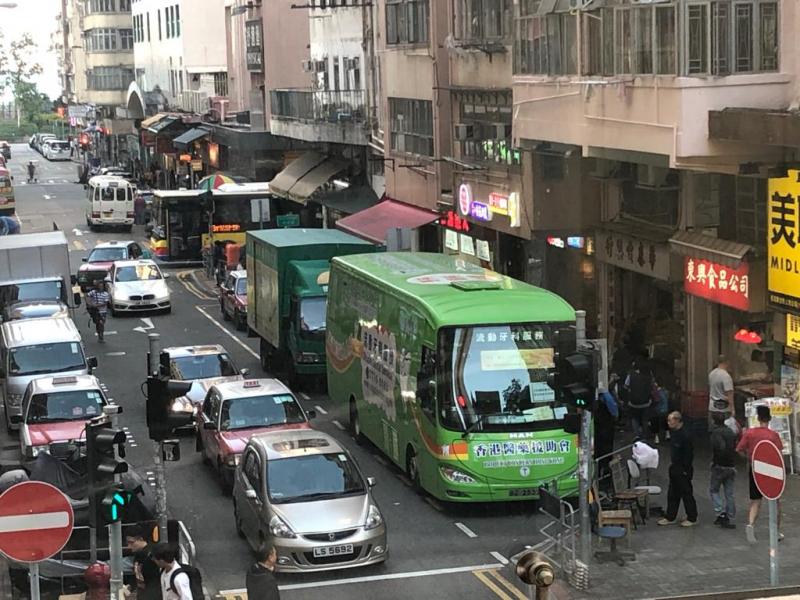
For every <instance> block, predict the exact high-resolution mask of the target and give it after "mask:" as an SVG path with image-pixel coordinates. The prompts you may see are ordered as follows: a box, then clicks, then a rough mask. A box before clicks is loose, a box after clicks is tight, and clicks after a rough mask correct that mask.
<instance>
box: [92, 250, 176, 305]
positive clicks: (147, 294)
mask: <svg viewBox="0 0 800 600" xmlns="http://www.w3.org/2000/svg"><path fill="white" fill-rule="evenodd" d="M166 277H169V275H164V274H162V273H161V269H159V268H158V265H157V264H156V263H154V262H153V261H152V260H147V259H145V260H120V261H117V262H115V263H114V265H113V266H112V267H111V271H110V273H109V276H108V278H107V279H106V281H107V282H108V292H109V294H111V308H110V310H111V315H112V316H117V315H118V314H120V313H123V312H142V311H154V310H160V311H163V312H165V313H169V312H170V311H171V310H172V303H171V301H170V294H169V287H168V286H167V282H166V281H165V278H166Z"/></svg>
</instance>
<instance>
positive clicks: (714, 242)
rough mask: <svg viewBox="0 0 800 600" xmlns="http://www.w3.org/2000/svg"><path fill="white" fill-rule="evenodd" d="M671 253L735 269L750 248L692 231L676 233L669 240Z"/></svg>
mask: <svg viewBox="0 0 800 600" xmlns="http://www.w3.org/2000/svg"><path fill="white" fill-rule="evenodd" d="M669 244H670V247H671V248H672V251H673V252H675V253H676V254H680V255H681V256H691V257H693V258H703V259H706V260H710V261H712V262H715V263H718V264H721V265H725V266H726V267H732V268H736V267H738V266H739V265H740V264H741V263H742V260H743V259H744V257H745V256H746V255H747V253H748V252H751V251H752V250H753V248H752V246H748V245H747V244H740V243H739V242H731V241H728V240H721V239H719V238H715V237H711V236H710V235H704V234H702V233H695V232H693V231H678V232H677V233H675V234H674V235H673V236H672V237H671V238H670V240H669Z"/></svg>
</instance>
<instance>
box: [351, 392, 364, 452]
mask: <svg viewBox="0 0 800 600" xmlns="http://www.w3.org/2000/svg"><path fill="white" fill-rule="evenodd" d="M350 433H351V434H352V436H353V438H354V439H355V441H356V444H361V442H362V441H363V439H364V438H363V436H362V434H361V424H360V423H359V421H358V407H357V406H356V399H355V398H350Z"/></svg>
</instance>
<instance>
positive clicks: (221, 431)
mask: <svg viewBox="0 0 800 600" xmlns="http://www.w3.org/2000/svg"><path fill="white" fill-rule="evenodd" d="M315 416H316V414H315V412H314V411H313V410H309V411H304V410H303V407H301V406H300V403H299V402H298V401H297V398H295V397H294V394H292V392H291V390H289V388H287V387H286V386H285V385H283V383H281V382H280V381H278V380H277V379H246V380H243V381H229V382H225V383H216V384H214V385H212V386H211V387H210V388H209V390H208V393H207V394H206V398H205V400H204V401H203V404H202V406H201V408H200V413H199V414H198V417H197V420H196V424H197V425H196V436H197V451H198V452H202V453H203V462H205V463H208V464H210V465H212V466H213V467H215V468H216V470H217V472H218V473H219V476H220V482H221V483H222V489H223V491H225V492H226V493H227V492H230V490H231V488H232V487H233V475H234V472H235V470H236V465H238V464H239V459H240V457H241V455H242V451H244V447H245V445H246V444H247V441H248V440H249V439H250V436H251V435H253V434H255V433H262V432H264V431H275V430H279V429H308V428H309V427H310V426H309V422H308V421H309V419H312V418H314V417H315Z"/></svg>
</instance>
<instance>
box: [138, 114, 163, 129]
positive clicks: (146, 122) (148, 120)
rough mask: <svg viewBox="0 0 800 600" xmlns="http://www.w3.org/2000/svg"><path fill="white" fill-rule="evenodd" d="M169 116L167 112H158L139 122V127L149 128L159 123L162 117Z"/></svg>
mask: <svg viewBox="0 0 800 600" xmlns="http://www.w3.org/2000/svg"><path fill="white" fill-rule="evenodd" d="M166 116H167V113H158V114H157V115H153V116H152V117H147V118H146V119H145V120H144V121H142V122H141V123H140V124H139V127H141V128H142V129H147V128H148V127H150V126H151V125H154V124H155V123H158V122H159V121H160V120H161V119H163V118H164V117H166Z"/></svg>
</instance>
